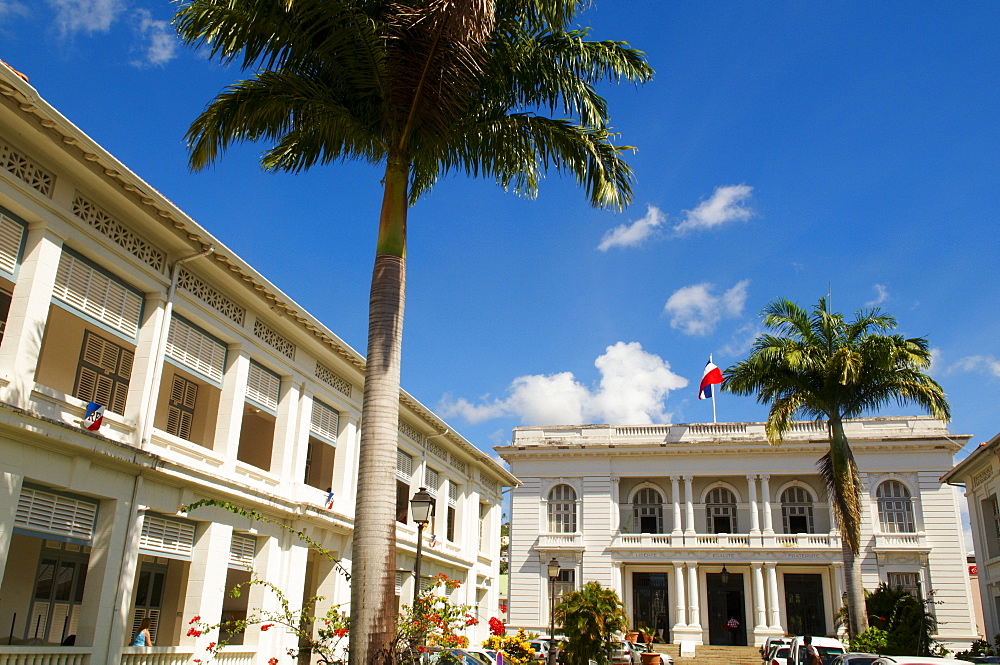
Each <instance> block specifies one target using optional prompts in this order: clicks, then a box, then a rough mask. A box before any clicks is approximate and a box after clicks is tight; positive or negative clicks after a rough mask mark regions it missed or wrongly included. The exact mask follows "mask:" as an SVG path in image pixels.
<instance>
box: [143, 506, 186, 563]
mask: <svg viewBox="0 0 1000 665" xmlns="http://www.w3.org/2000/svg"><path fill="white" fill-rule="evenodd" d="M139 549H141V550H144V551H146V552H149V553H153V554H158V555H160V556H167V557H171V558H174V559H190V558H191V554H192V552H194V524H191V523H190V522H181V521H180V520H168V519H164V518H162V517H156V516H155V515H150V514H149V513H146V515H144V516H143V518H142V533H140V534H139Z"/></svg>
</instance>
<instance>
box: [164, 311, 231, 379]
mask: <svg viewBox="0 0 1000 665" xmlns="http://www.w3.org/2000/svg"><path fill="white" fill-rule="evenodd" d="M167 355H168V356H170V357H171V358H172V359H174V360H175V361H177V362H178V363H180V364H181V365H183V366H184V367H187V368H188V369H190V370H191V371H193V372H195V373H197V374H201V375H202V376H204V377H205V378H207V379H210V380H212V381H214V382H215V383H218V384H221V383H222V375H223V373H224V372H225V369H226V347H225V346H224V345H223V344H222V343H221V342H219V341H218V340H216V339H215V338H213V337H211V336H209V335H208V334H207V333H204V332H202V331H201V330H199V329H198V328H196V327H194V326H193V325H191V324H189V323H188V322H187V321H185V320H184V319H180V318H178V317H176V316H174V317H171V320H170V331H169V332H168V333H167Z"/></svg>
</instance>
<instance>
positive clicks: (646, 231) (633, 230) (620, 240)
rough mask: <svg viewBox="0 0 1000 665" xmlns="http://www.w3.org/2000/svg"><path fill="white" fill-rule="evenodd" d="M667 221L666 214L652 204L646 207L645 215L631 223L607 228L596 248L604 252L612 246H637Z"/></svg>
mask: <svg viewBox="0 0 1000 665" xmlns="http://www.w3.org/2000/svg"><path fill="white" fill-rule="evenodd" d="M666 221H667V216H666V215H665V214H663V212H661V211H660V209H659V208H657V207H656V206H654V205H651V206H648V207H647V208H646V216H645V217H643V218H641V219H637V220H635V221H634V222H632V223H631V224H622V225H620V226H616V227H615V228H613V229H611V230H609V231H608V232H607V233H605V234H604V237H603V238H602V239H601V244H599V245H598V246H597V249H599V250H601V251H602V252H606V251H608V250H609V249H611V248H612V247H638V246H639V245H641V244H642V243H643V242H645V241H646V240H648V239H649V238H650V237H652V236H654V235H655V234H656V231H657V229H659V228H660V227H661V226H663V224H664V223H666Z"/></svg>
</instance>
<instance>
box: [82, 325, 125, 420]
mask: <svg viewBox="0 0 1000 665" xmlns="http://www.w3.org/2000/svg"><path fill="white" fill-rule="evenodd" d="M134 359H135V354H134V353H133V352H132V351H130V350H128V349H126V348H124V347H122V346H119V345H117V344H115V343H114V342H110V341H108V340H106V339H104V338H103V337H101V336H99V335H95V334H94V333H92V332H90V331H89V330H88V331H86V332H84V335H83V347H82V349H81V350H80V366H79V368H78V369H77V378H76V388H75V389H74V391H73V395H74V397H76V398H77V399H81V400H83V401H85V402H97V403H98V404H100V405H102V406H104V407H105V408H107V410H108V411H113V412H115V413H118V414H123V413H125V400H126V398H127V397H128V384H129V378H130V376H131V374H132V363H133V361H134Z"/></svg>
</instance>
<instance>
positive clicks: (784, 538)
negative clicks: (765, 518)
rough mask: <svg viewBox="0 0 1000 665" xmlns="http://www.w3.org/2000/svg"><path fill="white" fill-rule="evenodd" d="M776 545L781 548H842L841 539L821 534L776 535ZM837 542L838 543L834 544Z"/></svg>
mask: <svg viewBox="0 0 1000 665" xmlns="http://www.w3.org/2000/svg"><path fill="white" fill-rule="evenodd" d="M774 540H775V543H777V544H778V545H779V546H780V547H831V546H834V545H836V546H837V547H839V546H840V537H839V536H831V535H829V534H825V533H824V534H820V533H792V534H786V533H783V534H775V536H774ZM834 541H837V542H834Z"/></svg>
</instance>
